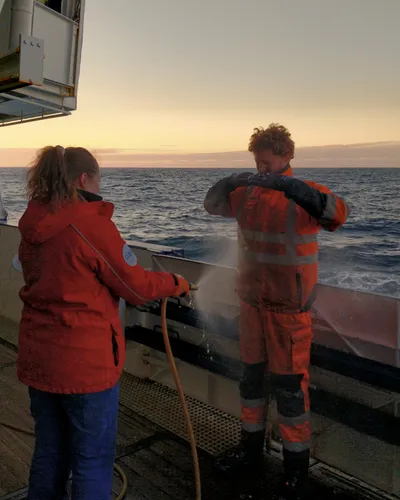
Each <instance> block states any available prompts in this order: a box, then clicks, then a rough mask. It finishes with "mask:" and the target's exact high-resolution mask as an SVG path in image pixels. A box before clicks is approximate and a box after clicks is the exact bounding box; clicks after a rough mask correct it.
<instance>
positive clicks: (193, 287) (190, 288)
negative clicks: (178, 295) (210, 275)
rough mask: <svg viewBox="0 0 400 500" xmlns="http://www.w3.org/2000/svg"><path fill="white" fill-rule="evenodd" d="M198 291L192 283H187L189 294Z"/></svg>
mask: <svg viewBox="0 0 400 500" xmlns="http://www.w3.org/2000/svg"><path fill="white" fill-rule="evenodd" d="M198 289H199V287H198V286H197V285H194V284H193V283H189V290H190V291H191V292H195V291H196V290H198Z"/></svg>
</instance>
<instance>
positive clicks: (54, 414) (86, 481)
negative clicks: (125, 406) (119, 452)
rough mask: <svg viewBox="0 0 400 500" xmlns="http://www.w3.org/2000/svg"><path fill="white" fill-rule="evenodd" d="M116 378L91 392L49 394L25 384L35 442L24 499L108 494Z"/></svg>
mask: <svg viewBox="0 0 400 500" xmlns="http://www.w3.org/2000/svg"><path fill="white" fill-rule="evenodd" d="M118 394H119V384H117V385H116V386H115V387H113V388H112V389H108V390H106V391H103V392H97V393H91V394H68V395H67V394H53V393H48V392H42V391H38V390H36V389H32V388H29V395H30V400H31V413H32V416H33V418H34V421H35V434H36V442H35V449H34V452H33V457H32V464H31V470H30V477H29V489H28V496H27V500H66V499H67V498H68V496H67V490H66V487H67V482H68V477H69V475H70V473H71V472H72V500H110V498H111V494H112V480H113V465H114V460H115V450H116V439H117V422H118Z"/></svg>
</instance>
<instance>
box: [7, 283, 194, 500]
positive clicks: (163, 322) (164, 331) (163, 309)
mask: <svg viewBox="0 0 400 500" xmlns="http://www.w3.org/2000/svg"><path fill="white" fill-rule="evenodd" d="M196 289H197V287H196V286H195V285H191V290H196ZM167 302H168V299H163V301H162V303H161V327H162V334H163V337H164V344H165V350H166V353H167V356H168V361H169V365H170V367H171V372H172V374H173V376H174V380H175V384H176V389H177V391H178V395H179V400H180V403H181V406H182V411H183V414H184V417H185V421H186V427H187V432H188V436H189V442H190V448H191V452H192V458H193V468H194V477H195V487H196V500H201V478H200V466H199V457H198V454H197V446H196V437H195V435H194V432H193V426H192V421H191V419H190V414H189V409H188V407H187V403H186V399H185V393H184V391H183V387H182V382H181V379H180V377H179V373H178V370H177V368H176V364H175V359H174V355H173V353H172V349H171V344H170V341H169V335H168V326H167ZM0 426H2V427H6V428H8V429H11V430H13V431H16V432H21V433H23V434H27V435H29V436H34V435H35V433H34V431H32V430H31V429H25V428H23V427H18V426H17V425H13V424H10V423H8V422H3V421H0ZM114 471H115V472H116V473H117V475H118V476H119V477H120V478H121V480H122V489H121V491H120V493H119V494H118V497H117V498H116V500H123V499H124V498H125V496H126V493H127V491H128V478H127V476H126V474H125V472H124V471H123V470H122V469H121V467H120V466H119V465H117V464H116V463H114Z"/></svg>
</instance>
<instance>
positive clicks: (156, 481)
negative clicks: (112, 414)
mask: <svg viewBox="0 0 400 500" xmlns="http://www.w3.org/2000/svg"><path fill="white" fill-rule="evenodd" d="M16 356H17V354H16V345H15V325H12V324H11V323H9V322H7V321H2V320H1V318H0V420H1V421H5V422H8V423H11V424H12V425H14V426H18V427H23V428H28V429H32V427H33V422H32V419H31V416H30V413H29V398H28V392H27V388H26V387H25V386H23V385H22V384H21V383H20V382H19V381H18V380H17V377H16ZM124 377H129V375H127V374H125V375H124V376H123V378H124ZM128 382H129V381H128ZM128 382H127V381H126V380H125V381H124V382H123V383H122V386H121V403H120V412H119V433H118V452H117V454H118V456H119V458H118V459H117V463H118V465H120V466H121V467H122V469H123V470H124V472H125V474H126V475H127V478H128V481H129V488H128V492H127V495H126V497H125V498H126V499H127V500H150V499H151V500H159V499H163V500H168V499H174V500H176V499H188V500H189V499H194V498H195V494H194V487H193V473H192V462H191V455H190V448H189V446H188V444H187V443H186V441H185V440H184V439H182V437H177V436H176V435H175V434H173V433H172V432H171V431H170V430H169V431H168V430H166V428H165V427H163V426H162V425H160V421H158V424H156V423H153V422H152V421H150V420H149V418H146V411H142V412H141V414H140V413H139V412H137V411H134V410H133V409H132V406H131V405H129V404H128V403H129V397H130V398H132V395H130V396H129V397H128V398H127V397H126V395H124V391H126V390H128V389H129V387H130V388H131V389H132V383H135V384H136V388H137V390H138V394H139V393H140V387H139V386H138V384H140V383H141V382H140V381H138V380H137V379H135V380H134V381H133V382H132V381H130V382H129V383H128ZM129 384H130V385H129ZM138 397H139V396H138ZM140 397H143V394H142V396H140ZM147 397H149V396H147ZM152 399H157V395H155V397H153V398H152ZM125 403H126V404H125ZM141 404H142V403H141ZM33 445H34V438H33V437H32V436H30V435H26V434H23V433H21V432H17V431H14V430H11V429H9V428H6V427H4V426H1V425H0V500H6V499H7V500H11V499H14V500H16V499H19V500H23V499H25V493H26V486H27V482H28V474H29V464H30V460H31V456H32V450H33ZM199 458H200V464H201V473H202V489H203V491H202V493H203V499H205V500H214V499H215V500H216V499H218V500H225V499H226V500H228V499H231V500H234V499H239V498H240V492H243V491H246V488H248V484H249V483H252V484H253V488H252V491H251V493H252V494H253V498H254V499H257V498H260V499H263V500H267V499H276V498H277V497H276V495H275V493H274V492H275V491H276V488H277V485H278V482H279V478H280V472H281V462H280V461H279V460H278V459H277V458H275V457H273V456H269V455H268V456H267V457H266V459H265V472H264V474H263V475H262V477H258V478H246V479H247V481H246V483H245V481H244V480H243V477H242V478H235V479H230V480H223V479H221V478H218V477H216V476H215V474H214V473H213V470H212V456H211V455H210V454H208V453H206V452H205V451H202V450H200V451H199ZM121 485H122V483H121V481H120V479H119V478H117V477H116V478H115V484H114V487H115V491H116V492H117V491H119V490H120V488H121ZM113 498H116V495H115V496H114V497H113ZM309 498H324V500H353V499H359V500H367V499H368V500H372V499H378V498H382V496H381V495H380V494H379V493H376V494H375V493H373V492H371V491H370V490H365V489H362V488H360V487H359V486H357V484H356V482H353V481H351V480H350V479H349V478H346V477H345V476H341V475H340V474H339V475H338V474H337V473H333V471H332V473H329V470H328V469H326V468H323V469H321V468H320V467H318V464H317V465H315V466H314V467H312V468H311V484H310V496H309Z"/></svg>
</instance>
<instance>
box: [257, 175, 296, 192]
mask: <svg viewBox="0 0 400 500" xmlns="http://www.w3.org/2000/svg"><path fill="white" fill-rule="evenodd" d="M284 179H292V177H288V176H283V175H280V174H256V175H252V176H251V177H250V178H249V179H248V185H249V186H261V187H263V188H267V189H276V190H277V191H283V189H282V184H283V182H284Z"/></svg>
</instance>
